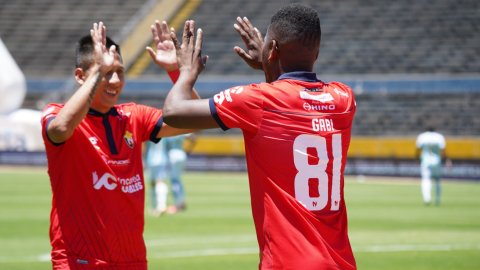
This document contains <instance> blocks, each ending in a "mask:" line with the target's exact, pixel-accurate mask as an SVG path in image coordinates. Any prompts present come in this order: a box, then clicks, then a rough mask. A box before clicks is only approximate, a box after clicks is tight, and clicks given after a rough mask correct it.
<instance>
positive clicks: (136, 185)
mask: <svg viewBox="0 0 480 270" xmlns="http://www.w3.org/2000/svg"><path fill="white" fill-rule="evenodd" d="M118 182H119V183H120V184H121V185H122V191H123V192H124V193H134V192H137V191H139V190H142V189H143V184H142V178H140V174H138V173H137V175H135V176H133V177H130V178H125V179H122V178H119V179H118Z"/></svg>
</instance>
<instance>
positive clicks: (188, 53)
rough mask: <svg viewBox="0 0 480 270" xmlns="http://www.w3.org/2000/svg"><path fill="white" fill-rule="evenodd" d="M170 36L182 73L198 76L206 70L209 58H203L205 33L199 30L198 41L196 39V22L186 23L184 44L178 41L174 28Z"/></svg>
mask: <svg viewBox="0 0 480 270" xmlns="http://www.w3.org/2000/svg"><path fill="white" fill-rule="evenodd" d="M171 30H172V31H171V32H170V36H171V38H172V40H173V43H174V44H175V51H176V53H177V63H178V66H179V68H180V69H181V70H182V73H183V72H184V71H185V72H188V73H192V72H193V74H192V75H195V77H196V76H198V74H200V73H201V72H202V71H203V70H204V69H205V64H206V63H207V59H208V56H204V57H202V43H203V31H202V29H198V31H197V40H196V42H194V39H195V22H194V21H186V22H185V27H184V29H183V38H182V40H183V41H182V44H181V45H180V42H179V41H178V39H177V36H176V34H175V30H174V29H173V28H172V29H171Z"/></svg>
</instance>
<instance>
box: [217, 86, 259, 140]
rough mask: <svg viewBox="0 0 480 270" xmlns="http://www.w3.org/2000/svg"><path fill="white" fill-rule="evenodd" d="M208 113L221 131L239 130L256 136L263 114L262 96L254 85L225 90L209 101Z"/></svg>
mask: <svg viewBox="0 0 480 270" xmlns="http://www.w3.org/2000/svg"><path fill="white" fill-rule="evenodd" d="M210 112H211V113H212V116H213V118H215V120H216V121H217V123H218V125H219V126H220V127H221V128H222V129H223V130H227V129H230V128H240V129H242V130H244V131H247V132H249V133H252V134H256V133H257V130H258V126H259V125H260V121H261V119H262V114H263V94H262V92H261V89H260V87H259V86H258V85H255V84H251V85H248V86H237V87H233V88H230V89H227V90H225V91H222V92H220V93H219V94H217V95H215V96H214V97H213V98H211V99H210Z"/></svg>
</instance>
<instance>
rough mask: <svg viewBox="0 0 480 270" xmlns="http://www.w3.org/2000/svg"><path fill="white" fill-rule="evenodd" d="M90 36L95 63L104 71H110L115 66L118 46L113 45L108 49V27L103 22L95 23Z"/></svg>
mask: <svg viewBox="0 0 480 270" xmlns="http://www.w3.org/2000/svg"><path fill="white" fill-rule="evenodd" d="M90 36H91V37H92V41H93V48H94V57H95V65H96V66H97V67H98V69H99V70H100V71H101V72H102V73H108V72H109V71H110V70H112V68H113V62H114V61H115V51H116V48H115V46H114V45H112V46H111V47H110V49H109V50H107V45H106V44H107V28H106V27H105V25H103V22H100V24H97V23H94V24H93V29H91V30H90Z"/></svg>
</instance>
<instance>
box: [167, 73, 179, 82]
mask: <svg viewBox="0 0 480 270" xmlns="http://www.w3.org/2000/svg"><path fill="white" fill-rule="evenodd" d="M168 76H170V79H171V80H172V82H173V83H174V84H175V83H176V82H177V80H178V77H180V69H176V70H174V71H172V72H168Z"/></svg>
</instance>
